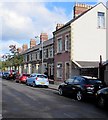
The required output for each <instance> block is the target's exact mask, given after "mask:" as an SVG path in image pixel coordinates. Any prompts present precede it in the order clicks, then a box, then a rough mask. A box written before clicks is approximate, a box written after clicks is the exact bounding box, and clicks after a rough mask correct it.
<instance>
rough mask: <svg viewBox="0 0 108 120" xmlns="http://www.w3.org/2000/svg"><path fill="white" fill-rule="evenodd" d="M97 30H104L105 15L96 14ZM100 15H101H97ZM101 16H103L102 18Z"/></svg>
mask: <svg viewBox="0 0 108 120" xmlns="http://www.w3.org/2000/svg"><path fill="white" fill-rule="evenodd" d="M97 14H98V28H100V29H102V28H105V13H104V12H98V13H97ZM99 14H101V15H99ZM102 14H103V16H102Z"/></svg>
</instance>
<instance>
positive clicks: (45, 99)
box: [0, 80, 108, 119]
mask: <svg viewBox="0 0 108 120" xmlns="http://www.w3.org/2000/svg"><path fill="white" fill-rule="evenodd" d="M0 81H1V80H0ZM2 117H3V118H19V119H21V118H105V119H107V118H108V115H107V111H104V110H101V109H99V108H97V107H96V106H95V105H94V104H92V103H91V102H78V101H77V100H74V99H72V98H69V97H64V96H59V95H58V92H57V91H55V90H51V89H49V88H33V87H30V86H26V85H24V84H19V83H15V82H10V81H7V80H2Z"/></svg>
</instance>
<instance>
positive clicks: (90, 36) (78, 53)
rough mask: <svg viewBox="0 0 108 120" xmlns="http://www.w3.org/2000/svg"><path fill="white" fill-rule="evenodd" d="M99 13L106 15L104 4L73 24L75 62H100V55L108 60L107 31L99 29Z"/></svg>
mask: <svg viewBox="0 0 108 120" xmlns="http://www.w3.org/2000/svg"><path fill="white" fill-rule="evenodd" d="M97 12H105V13H106V8H105V7H104V6H103V4H99V5H97V6H96V7H94V8H93V9H92V10H90V11H88V12H87V13H86V14H84V15H83V16H81V17H80V18H79V19H77V20H75V21H74V22H73V23H72V24H71V26H72V27H71V29H72V36H73V37H72V38H73V40H72V41H73V53H74V54H73V59H74V60H75V61H99V56H100V55H102V59H103V60H106V29H98V22H97V21H98V19H97V18H98V17H97ZM71 56H72V55H71ZM71 59H72V58H71Z"/></svg>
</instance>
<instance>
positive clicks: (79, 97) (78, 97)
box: [76, 91, 83, 101]
mask: <svg viewBox="0 0 108 120" xmlns="http://www.w3.org/2000/svg"><path fill="white" fill-rule="evenodd" d="M76 99H77V100H78V101H81V100H82V99H83V95H82V92H81V91H78V92H77V94H76Z"/></svg>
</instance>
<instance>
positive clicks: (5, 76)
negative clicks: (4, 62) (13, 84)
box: [2, 71, 9, 79]
mask: <svg viewBox="0 0 108 120" xmlns="http://www.w3.org/2000/svg"><path fill="white" fill-rule="evenodd" d="M2 78H3V79H8V78H9V72H8V71H7V72H3V73H2Z"/></svg>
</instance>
